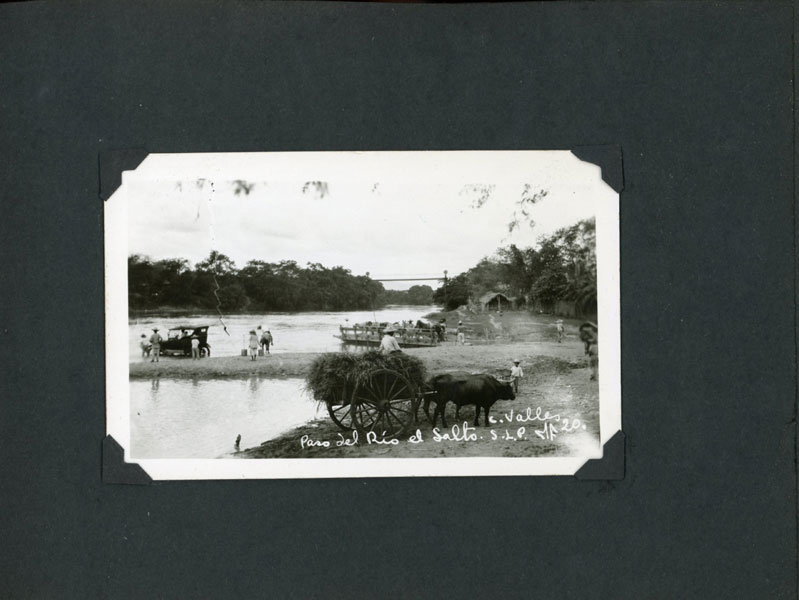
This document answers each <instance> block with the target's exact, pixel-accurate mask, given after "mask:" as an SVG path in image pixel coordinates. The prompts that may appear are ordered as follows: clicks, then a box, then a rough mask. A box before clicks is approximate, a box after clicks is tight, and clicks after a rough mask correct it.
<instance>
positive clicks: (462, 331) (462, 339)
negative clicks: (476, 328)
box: [455, 321, 466, 346]
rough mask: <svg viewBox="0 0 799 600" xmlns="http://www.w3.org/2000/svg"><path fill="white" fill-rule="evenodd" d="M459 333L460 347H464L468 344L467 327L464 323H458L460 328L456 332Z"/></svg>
mask: <svg viewBox="0 0 799 600" xmlns="http://www.w3.org/2000/svg"><path fill="white" fill-rule="evenodd" d="M455 331H456V332H457V333H458V345H460V346H463V345H464V344H465V343H466V333H465V327H464V326H463V321H458V328H457V329H456V330H455Z"/></svg>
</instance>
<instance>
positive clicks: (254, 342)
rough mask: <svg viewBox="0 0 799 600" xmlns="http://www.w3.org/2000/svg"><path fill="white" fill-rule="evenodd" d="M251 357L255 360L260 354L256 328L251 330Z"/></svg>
mask: <svg viewBox="0 0 799 600" xmlns="http://www.w3.org/2000/svg"><path fill="white" fill-rule="evenodd" d="M249 347H250V359H251V360H255V358H256V357H257V356H258V336H257V335H255V330H254V329H251V330H250V344H249Z"/></svg>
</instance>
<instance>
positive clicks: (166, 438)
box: [130, 377, 327, 458]
mask: <svg viewBox="0 0 799 600" xmlns="http://www.w3.org/2000/svg"><path fill="white" fill-rule="evenodd" d="M303 385H304V381H303V380H302V379H263V378H260V377H250V378H249V379H195V380H187V379H169V378H163V377H161V378H158V379H152V380H144V379H133V380H131V381H130V439H131V458H218V457H220V456H223V455H225V454H228V453H230V452H233V451H234V450H235V448H234V444H235V441H236V436H238V435H241V448H242V449H244V448H251V447H253V446H258V445H259V444H260V443H261V442H264V441H266V440H268V439H271V438H274V437H277V436H278V435H280V434H281V433H283V432H284V431H287V430H289V429H291V428H292V427H296V426H297V425H301V424H303V423H305V422H307V421H310V420H311V419H313V418H315V417H317V416H322V415H326V414H327V410H326V409H325V407H324V406H322V407H317V403H316V402H314V401H313V400H312V399H311V398H310V397H309V396H308V395H307V394H306V393H305V391H304V390H303ZM320 411H321V412H320Z"/></svg>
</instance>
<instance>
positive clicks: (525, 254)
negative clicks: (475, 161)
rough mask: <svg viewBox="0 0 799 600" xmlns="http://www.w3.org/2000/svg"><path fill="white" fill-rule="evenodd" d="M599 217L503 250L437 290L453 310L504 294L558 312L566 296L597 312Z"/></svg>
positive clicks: (585, 309)
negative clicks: (491, 294)
mask: <svg viewBox="0 0 799 600" xmlns="http://www.w3.org/2000/svg"><path fill="white" fill-rule="evenodd" d="M596 285H597V284H596V221H595V219H593V218H591V219H586V220H583V221H579V222H578V223H576V224H574V225H572V226H570V227H565V228H563V229H559V230H558V231H556V232H555V233H553V234H552V235H549V236H543V237H541V238H540V239H539V240H538V244H537V245H536V246H535V247H528V248H518V247H517V246H515V245H513V244H511V245H510V246H507V247H504V248H499V249H498V250H497V252H496V253H495V255H494V256H492V257H486V258H484V259H482V260H481V261H480V262H479V263H478V264H477V265H475V266H474V267H472V268H471V269H469V270H468V271H466V272H465V273H461V274H459V275H457V276H456V277H453V278H451V279H449V280H448V281H447V282H446V284H445V285H443V286H441V287H439V288H438V289H437V290H436V291H435V293H434V294H433V300H434V301H435V302H436V303H439V304H442V305H444V306H445V307H446V308H447V309H448V310H452V309H454V308H457V307H458V306H461V305H464V304H468V303H469V301H470V300H471V301H476V300H477V299H478V298H480V296H482V295H483V294H485V293H487V292H502V293H504V294H506V295H507V296H510V297H515V298H519V299H522V300H523V301H524V303H526V304H527V305H528V306H531V307H532V306H535V307H539V308H541V309H543V310H550V311H551V310H553V309H554V307H555V304H556V303H557V302H558V301H560V300H565V301H570V302H574V303H575V305H576V307H577V308H578V310H579V311H580V312H581V313H583V314H588V313H596V298H597V290H596Z"/></svg>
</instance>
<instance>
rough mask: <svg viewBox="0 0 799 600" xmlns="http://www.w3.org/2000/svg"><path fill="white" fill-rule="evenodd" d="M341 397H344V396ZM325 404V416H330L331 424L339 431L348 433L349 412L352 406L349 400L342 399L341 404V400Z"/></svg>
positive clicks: (329, 401)
mask: <svg viewBox="0 0 799 600" xmlns="http://www.w3.org/2000/svg"><path fill="white" fill-rule="evenodd" d="M341 395H342V396H344V394H341ZM325 404H326V405H327V414H329V415H330V418H331V419H333V422H334V423H335V424H336V425H338V426H339V428H340V429H343V430H344V431H350V430H351V429H352V413H351V412H350V409H351V408H352V404H351V403H350V401H349V399H344V400H343V404H342V401H341V400H328V401H327V402H325Z"/></svg>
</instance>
